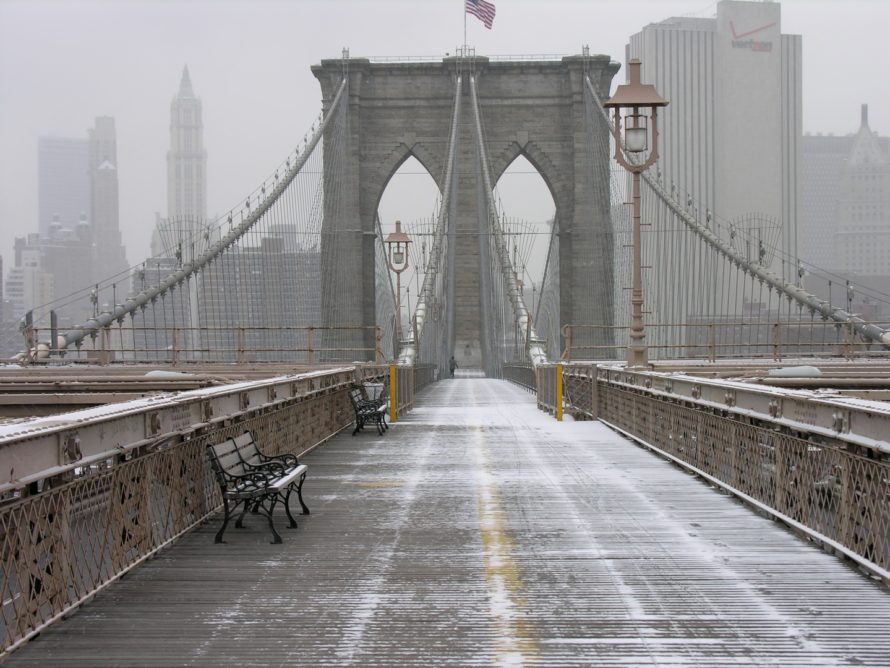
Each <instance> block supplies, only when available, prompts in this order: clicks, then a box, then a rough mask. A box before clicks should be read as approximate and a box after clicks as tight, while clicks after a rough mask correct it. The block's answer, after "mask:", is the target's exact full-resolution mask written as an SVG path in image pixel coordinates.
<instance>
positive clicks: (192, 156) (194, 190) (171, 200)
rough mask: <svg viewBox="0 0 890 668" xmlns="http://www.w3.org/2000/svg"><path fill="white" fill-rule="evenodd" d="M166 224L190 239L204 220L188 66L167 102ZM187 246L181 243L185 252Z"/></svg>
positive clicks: (202, 172)
mask: <svg viewBox="0 0 890 668" xmlns="http://www.w3.org/2000/svg"><path fill="white" fill-rule="evenodd" d="M167 217H168V224H169V225H173V226H175V227H176V228H177V229H180V230H182V233H181V234H182V236H180V239H182V240H183V241H184V240H185V239H187V238H188V237H189V236H190V233H191V231H194V230H198V229H200V228H201V226H203V225H204V223H205V221H206V220H207V151H205V150H204V124H203V121H202V118H201V100H200V99H198V98H197V97H195V93H194V91H193V90H192V82H191V79H190V77H189V70H188V67H185V68H183V70H182V80H181V81H180V82H179V92H178V93H177V94H176V97H174V98H173V101H172V102H171V103H170V150H169V151H167ZM187 246H188V244H186V243H184V244H183V248H184V249H186V248H187Z"/></svg>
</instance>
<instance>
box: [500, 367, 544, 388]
mask: <svg viewBox="0 0 890 668" xmlns="http://www.w3.org/2000/svg"><path fill="white" fill-rule="evenodd" d="M504 380H509V381H510V382H512V383H516V384H517V385H519V386H521V387H524V388H525V389H527V390H530V391H532V392H534V391H535V390H536V380H535V368H534V366H532V363H531V362H508V363H506V364H504Z"/></svg>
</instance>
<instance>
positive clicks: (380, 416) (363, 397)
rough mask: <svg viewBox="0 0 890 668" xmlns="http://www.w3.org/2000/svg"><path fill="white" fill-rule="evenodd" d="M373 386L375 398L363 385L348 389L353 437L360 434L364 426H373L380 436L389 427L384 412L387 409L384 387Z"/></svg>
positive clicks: (387, 403) (387, 402)
mask: <svg viewBox="0 0 890 668" xmlns="http://www.w3.org/2000/svg"><path fill="white" fill-rule="evenodd" d="M375 385H377V387H376V388H375V389H376V390H377V391H378V395H377V396H372V395H371V393H370V392H369V388H368V387H365V385H363V384H358V385H353V386H352V387H351V388H350V389H349V400H350V401H351V402H352V408H353V410H354V411H355V429H354V430H353V431H352V435H353V436H355V435H356V434H357V433H358V432H360V431H361V430H362V428H363V427H364V426H365V425H366V424H374V425H375V426H376V427H377V433H378V434H380V435H381V436H382V435H383V432H385V431H386V430H387V429H389V425H387V424H386V411H387V410H388V409H389V401H388V396H387V393H386V386H385V385H382V386H380V385H378V384H375Z"/></svg>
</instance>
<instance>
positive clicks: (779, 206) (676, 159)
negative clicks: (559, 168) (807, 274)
mask: <svg viewBox="0 0 890 668" xmlns="http://www.w3.org/2000/svg"><path fill="white" fill-rule="evenodd" d="M627 58H628V59H630V58H639V59H640V60H641V61H642V63H643V68H642V76H643V81H644V82H645V83H651V84H655V87H656V88H657V89H658V92H659V93H661V95H662V96H663V97H664V98H665V99H667V100H669V101H670V105H669V106H668V107H666V108H665V109H664V111H663V119H664V120H663V122H662V121H661V120H660V121H659V132H660V137H659V141H660V144H659V147H660V151H661V158H660V160H659V169H660V170H661V171H662V178H663V180H664V182H665V184H666V185H667V186H668V187H670V186H671V184H673V185H674V186H676V189H677V197H678V198H679V199H681V201H683V202H686V200H687V198H688V197H689V196H691V197H692V198H693V199H694V202H695V207H696V208H697V209H698V210H699V211H700V212H704V211H706V210H710V211H712V212H714V216H715V217H716V218H717V219H718V220H719V221H720V222H721V223H722V224H728V223H730V222H732V223H734V224H736V225H737V226H738V227H740V228H745V227H756V228H757V229H756V230H754V231H753V232H752V233H753V234H754V236H755V238H759V239H761V240H762V241H763V243H764V244H765V245H766V246H767V248H768V249H769V250H770V251H774V252H769V253H768V255H767V259H768V260H769V261H770V262H771V269H773V270H774V271H776V272H777V273H779V272H782V270H783V265H782V261H781V258H782V256H783V255H784V256H785V257H787V258H792V259H791V260H790V261H786V262H785V264H784V273H785V275H786V277H788V278H790V277H791V276H792V275H793V274H794V269H795V267H796V257H797V216H798V200H799V183H798V181H799V176H798V169H799V166H798V165H799V161H800V160H799V159H800V151H801V136H802V132H801V124H802V120H801V117H802V108H801V38H800V35H783V34H782V25H781V6H780V5H779V4H778V3H772V2H736V1H734V0H723V1H722V2H719V3H718V4H717V17H716V18H712V19H701V18H686V17H682V18H669V19H666V20H664V21H661V22H660V23H653V24H650V25H648V26H646V27H645V28H643V30H642V31H641V32H639V33H637V34H636V35H633V36H632V37H631V38H630V43H629V44H628V46H627ZM752 214H753V215H752Z"/></svg>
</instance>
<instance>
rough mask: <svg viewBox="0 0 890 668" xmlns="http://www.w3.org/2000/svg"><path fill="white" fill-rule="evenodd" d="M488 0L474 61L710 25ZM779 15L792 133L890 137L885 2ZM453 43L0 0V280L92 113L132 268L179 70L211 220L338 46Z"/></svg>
mask: <svg viewBox="0 0 890 668" xmlns="http://www.w3.org/2000/svg"><path fill="white" fill-rule="evenodd" d="M494 2H495V4H496V7H497V18H496V19H495V24H494V29H493V30H491V31H488V30H485V28H484V27H483V26H482V24H481V23H479V22H478V21H477V20H475V19H473V18H472V17H469V19H468V21H467V38H468V40H467V41H468V43H469V44H470V46H475V48H476V51H477V53H478V54H479V55H508V54H510V55H520V54H527V55H530V56H531V55H534V54H563V55H569V54H578V53H580V51H581V47H582V46H583V45H585V44H588V45H589V46H590V51H591V53H603V54H607V55H609V56H611V57H612V59H613V60H616V61H619V62H623V60H624V46H625V44H626V42H627V38H628V37H629V36H630V35H631V34H633V33H635V32H638V31H639V30H640V29H641V28H642V27H643V26H644V25H646V24H648V23H652V22H657V21H661V20H663V19H665V18H668V17H670V16H681V15H693V16H700V17H711V16H714V14H715V12H716V3H715V2H709V1H703V0H685V1H683V0H658V1H647V2H644V1H642V0H621V1H620V2H619V1H618V0H613V1H611V2H607V1H605V0H494ZM781 4H782V32H784V33H794V34H801V35H803V63H804V65H803V67H804V71H803V120H804V130H805V131H807V132H824V133H828V132H832V133H835V134H847V133H850V132H854V131H855V130H856V129H857V128H858V123H859V105H860V104H861V103H863V102H867V103H869V118H870V125H871V128H872V129H873V130H877V131H878V132H880V133H881V134H883V135H887V134H890V85H888V83H887V82H888V74H887V72H888V69H890V68H888V65H890V56H888V52H887V48H886V44H885V41H884V40H886V36H885V33H886V30H887V26H890V2H885V1H883V0H858V1H857V0H785V1H784V2H782V3H781ZM463 30H464V14H463V0H291V1H289V2H285V1H284V0H251V1H249V2H248V1H247V0H240V1H235V0H153V1H146V0H141V1H140V0H105V1H101V0H94V1H87V0H56V1H50V0H26V1H23V0H0V254H2V255H3V258H4V273H5V272H6V271H8V268H9V267H10V266H12V264H13V258H12V252H11V249H12V242H13V237H14V236H23V235H25V234H27V233H29V232H36V231H37V138H38V136H41V135H55V136H65V137H81V138H85V137H86V131H87V128H89V127H91V126H92V125H93V123H94V119H95V117H96V116H113V117H114V118H115V121H116V125H117V151H118V163H119V164H118V175H119V181H120V214H121V228H122V232H123V240H124V244H125V245H126V247H127V258H128V260H129V261H130V263H131V264H136V263H138V262H140V261H141V260H143V259H144V258H145V257H146V255H147V254H148V245H149V239H150V235H151V229H152V226H153V224H154V212H155V211H159V212H160V213H161V214H162V215H165V214H166V152H167V148H168V146H169V137H168V133H169V120H170V115H169V114H170V101H171V99H172V98H173V96H174V95H175V93H176V91H177V89H178V86H179V79H180V75H181V72H182V68H183V65H184V64H188V67H189V71H190V73H191V79H192V83H193V86H194V89H195V94H196V95H197V96H198V97H200V98H201V100H202V102H203V113H204V142H205V146H206V149H207V153H208V170H207V173H208V214H209V215H211V216H212V215H214V214H223V213H225V212H226V211H228V209H229V208H231V207H232V206H235V205H236V204H237V203H239V202H240V201H242V200H243V196H244V195H245V194H246V193H248V192H250V191H251V190H252V189H253V188H254V187H255V186H256V185H258V184H259V183H260V182H261V181H262V180H263V179H264V178H265V177H266V176H268V174H269V173H270V172H271V170H272V169H274V167H275V166H276V165H277V164H278V163H279V162H280V161H281V160H282V159H283V158H284V157H285V156H286V155H287V153H288V152H289V151H291V150H292V149H293V148H294V147H296V145H297V144H298V143H299V141H300V139H301V138H302V137H303V135H304V134H305V133H306V132H307V130H308V129H309V127H310V126H311V125H312V122H313V120H314V118H315V116H316V115H317V114H318V111H319V110H320V108H321V102H320V101H321V93H320V90H319V86H318V83H317V81H316V80H315V78H314V77H313V76H312V74H311V73H310V71H309V67H310V66H311V65H312V64H315V63H318V62H319V61H320V60H321V59H323V58H339V57H340V54H341V49H342V48H343V47H348V48H349V49H350V55H351V56H352V57H374V56H405V57H409V56H444V55H445V53H446V52H450V53H454V50H455V47H457V46H458V45H460V44H461V43H462V42H463ZM623 80H624V74H623V72H619V74H618V75H617V76H616V78H615V82H616V83H620V82H623ZM403 178H405V179H408V178H416V177H409V176H405V177H403ZM421 178H422V179H426V177H421ZM517 178H519V177H517ZM535 178H537V177H535ZM391 200H392V198H387V199H386V200H385V202H384V203H382V204H381V207H383V206H384V204H385V205H386V206H387V209H388V211H387V212H385V213H387V214H389V215H393V216H395V215H399V216H400V217H403V218H405V219H407V220H410V219H411V218H412V216H419V215H429V214H430V213H431V212H432V210H433V205H434V202H432V201H430V202H429V203H428V204H426V203H420V204H418V203H416V202H415V203H411V204H410V205H409V204H406V205H405V207H404V208H403V210H402V211H400V212H398V213H395V212H391V211H389V209H391V208H393V207H394V204H393V202H392V201H391ZM505 204H507V202H505ZM517 204H522V205H523V206H522V209H523V210H522V211H515V212H514V211H509V212H508V213H510V214H511V215H521V216H523V217H527V218H529V219H531V220H536V217H539V216H544V215H547V209H549V208H551V206H552V205H551V204H550V203H549V202H541V203H538V202H530V203H528V204H527V205H526V203H524V202H522V203H520V202H517Z"/></svg>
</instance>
